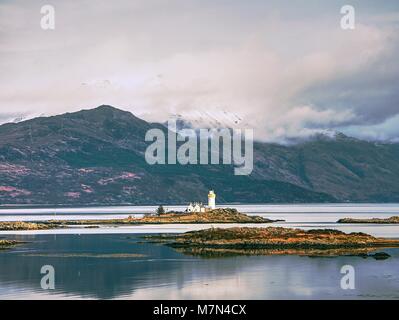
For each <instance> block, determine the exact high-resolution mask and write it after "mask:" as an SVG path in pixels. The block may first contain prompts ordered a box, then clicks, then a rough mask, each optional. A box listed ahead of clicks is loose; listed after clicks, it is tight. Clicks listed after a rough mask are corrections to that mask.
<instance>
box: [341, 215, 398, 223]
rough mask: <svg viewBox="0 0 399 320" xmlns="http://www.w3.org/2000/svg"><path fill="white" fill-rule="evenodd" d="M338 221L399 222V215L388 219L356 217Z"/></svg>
mask: <svg viewBox="0 0 399 320" xmlns="http://www.w3.org/2000/svg"><path fill="white" fill-rule="evenodd" d="M337 223H370V224H374V223H377V224H398V223H399V217H398V216H396V217H390V218H386V219H382V218H370V219H355V218H343V219H339V220H338V221H337Z"/></svg>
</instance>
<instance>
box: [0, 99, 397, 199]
mask: <svg viewBox="0 0 399 320" xmlns="http://www.w3.org/2000/svg"><path fill="white" fill-rule="evenodd" d="M154 127H157V128H161V129H162V130H166V129H165V128H164V127H163V126H162V125H161V124H150V123H148V122H146V121H144V120H141V119H139V118H137V117H135V116H134V115H132V114H131V113H129V112H125V111H121V110H118V109H115V108H113V107H110V106H101V107H98V108H96V109H93V110H85V111H80V112H76V113H68V114H64V115H60V116H55V117H42V118H35V119H32V120H28V121H24V122H20V123H13V124H4V125H2V126H0V204H68V205H79V204H122V203H132V204H158V203H164V204H180V203H186V202H188V201H206V199H205V198H204V197H206V194H207V191H208V190H209V189H215V190H216V192H217V193H218V199H217V200H218V202H220V203H221V202H246V203H261V202H266V203H308V202H336V201H358V202H360V201H362V202H393V201H399V179H398V178H399V164H398V163H399V162H398V160H399V147H398V145H395V144H375V143H369V142H364V141H359V140H355V139H351V138H348V137H345V136H338V137H337V138H335V139H330V138H325V137H320V138H318V139H316V140H314V141H312V142H307V143H303V144H298V145H295V146H289V147H288V146H281V145H275V144H265V143H256V144H255V151H254V152H255V169H254V172H253V173H252V174H251V175H250V176H248V177H246V176H234V175H233V168H232V167H231V166H226V165H220V166H206V165H194V166H190V165H189V166H181V165H157V166H150V165H148V164H147V163H146V162H145V160H144V152H145V150H146V147H147V144H146V143H145V141H144V136H145V133H146V132H147V130H148V129H150V128H154Z"/></svg>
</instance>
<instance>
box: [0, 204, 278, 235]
mask: <svg viewBox="0 0 399 320" xmlns="http://www.w3.org/2000/svg"><path fill="white" fill-rule="evenodd" d="M277 221H281V220H270V219H266V218H263V217H258V216H248V215H246V214H243V213H240V212H238V211H237V210H236V209H214V210H211V211H206V212H190V213H186V212H168V213H163V214H157V215H145V216H144V217H142V218H135V217H131V216H130V217H128V218H124V219H111V220H109V219H108V220H104V219H102V220H49V221H43V222H0V231H11V230H14V231H21V230H48V229H57V228H65V227H68V226H85V227H86V228H94V227H96V226H99V225H143V224H205V223H214V224H220V223H273V222H277Z"/></svg>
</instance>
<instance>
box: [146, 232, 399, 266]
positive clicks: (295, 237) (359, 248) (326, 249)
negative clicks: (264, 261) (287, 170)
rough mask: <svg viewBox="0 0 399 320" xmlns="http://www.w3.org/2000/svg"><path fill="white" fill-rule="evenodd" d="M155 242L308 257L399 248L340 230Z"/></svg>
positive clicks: (197, 250)
mask: <svg viewBox="0 0 399 320" xmlns="http://www.w3.org/2000/svg"><path fill="white" fill-rule="evenodd" d="M146 238H147V239H150V240H152V241H155V242H161V243H164V244H167V245H168V246H171V247H173V248H175V249H177V250H179V251H181V252H183V253H185V254H191V255H200V256H208V257H212V256H222V255H287V254H295V255H306V256H341V255H356V256H363V257H368V256H373V257H375V258H376V259H383V258H387V257H389V255H387V254H386V253H377V254H376V255H374V254H373V255H370V254H371V253H373V252H374V251H375V250H377V249H381V248H388V247H399V240H390V239H383V238H376V237H373V236H370V235H368V234H365V233H349V234H348V233H344V232H341V231H338V230H330V229H324V230H309V231H304V230H301V229H291V228H281V227H268V228H247V227H235V228H227V229H220V228H212V229H206V230H200V231H191V232H187V233H184V234H178V235H158V236H147V237H146Z"/></svg>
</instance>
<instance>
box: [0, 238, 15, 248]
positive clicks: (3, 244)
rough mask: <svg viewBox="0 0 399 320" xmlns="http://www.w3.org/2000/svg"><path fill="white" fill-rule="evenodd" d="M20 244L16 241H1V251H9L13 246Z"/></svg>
mask: <svg viewBox="0 0 399 320" xmlns="http://www.w3.org/2000/svg"><path fill="white" fill-rule="evenodd" d="M16 244H18V242H17V241H14V240H0V250H1V249H7V248H9V247H12V246H13V245H16Z"/></svg>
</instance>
